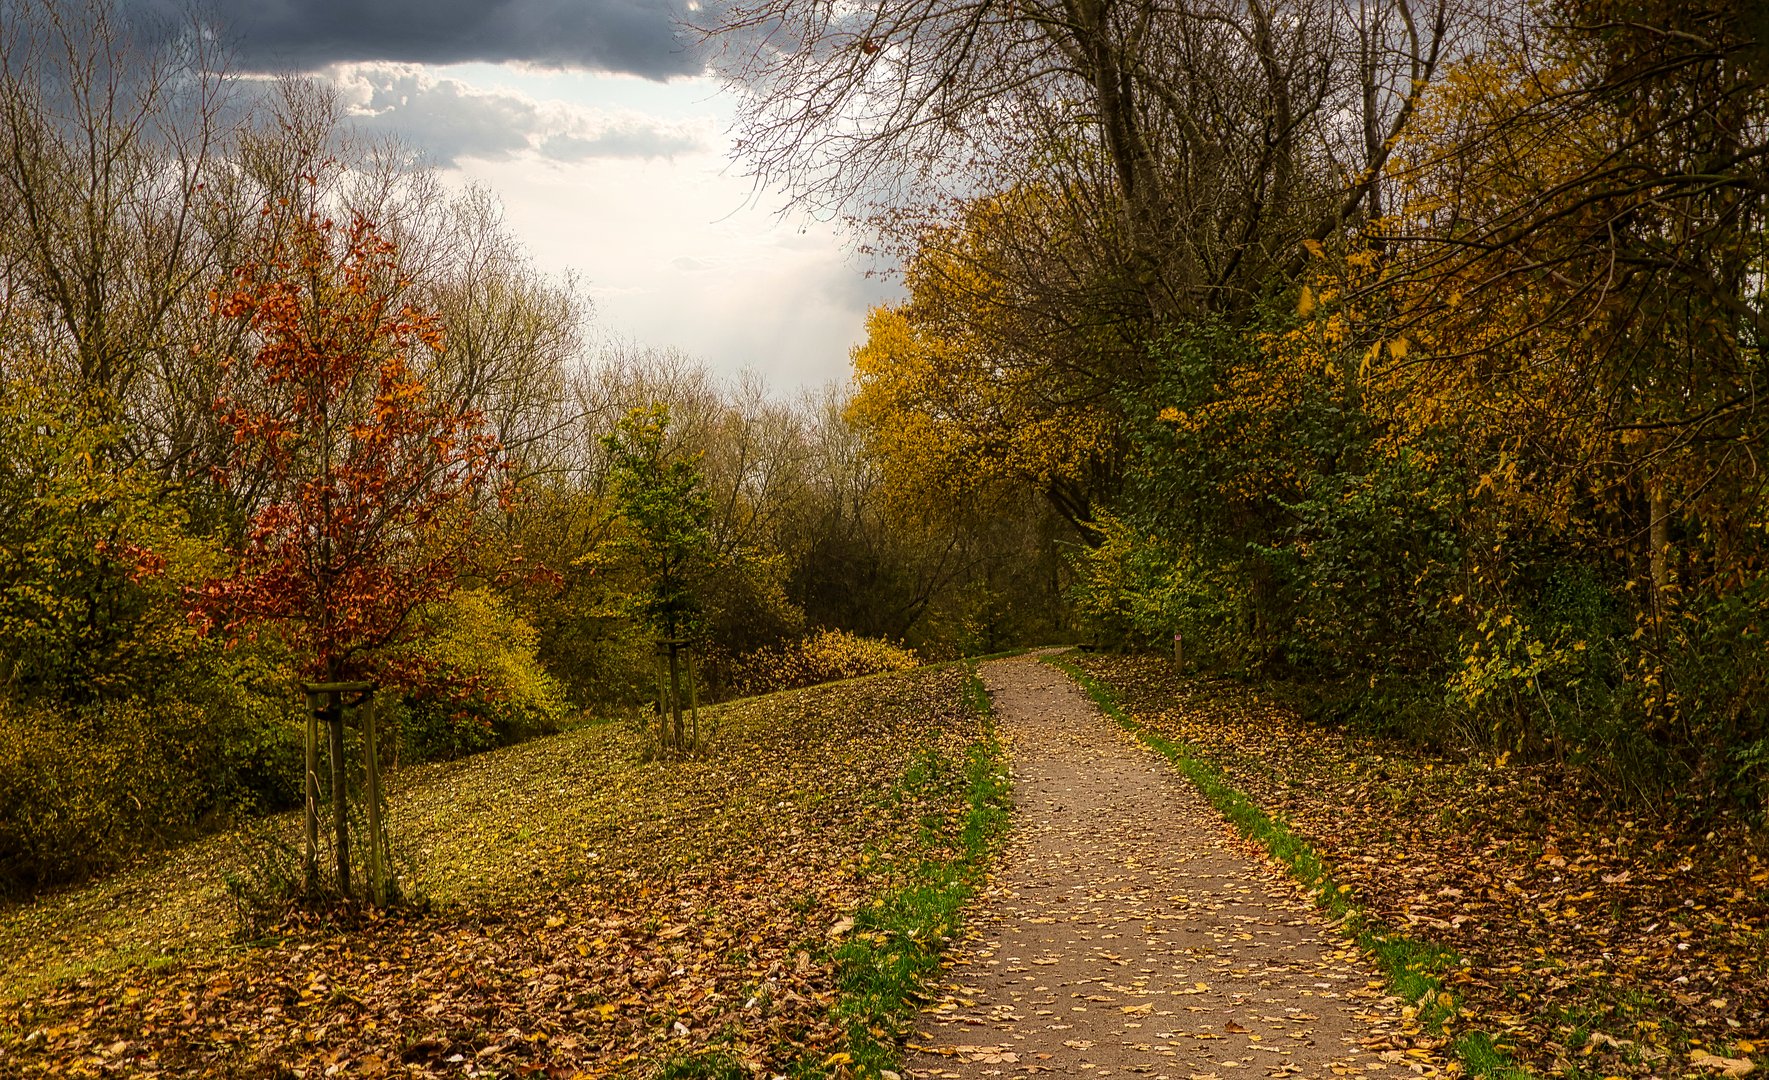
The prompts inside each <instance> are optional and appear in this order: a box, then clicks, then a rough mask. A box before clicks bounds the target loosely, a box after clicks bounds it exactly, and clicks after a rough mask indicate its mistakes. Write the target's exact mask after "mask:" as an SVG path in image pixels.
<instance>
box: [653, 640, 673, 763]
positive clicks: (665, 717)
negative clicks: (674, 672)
mask: <svg viewBox="0 0 1769 1080" xmlns="http://www.w3.org/2000/svg"><path fill="white" fill-rule="evenodd" d="M651 666H652V667H653V668H654V669H655V671H656V673H657V752H658V753H659V754H661V753H663V751H664V750H665V749H666V748H667V747H668V746H669V744H670V720H669V717H670V695H669V690H668V688H667V687H665V686H664V682H663V653H661V652H656V653H653V654H652V656H651Z"/></svg>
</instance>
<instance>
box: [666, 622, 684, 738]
mask: <svg viewBox="0 0 1769 1080" xmlns="http://www.w3.org/2000/svg"><path fill="white" fill-rule="evenodd" d="M679 648H680V646H678V645H677V644H676V643H675V642H674V641H672V642H670V710H671V711H670V717H671V719H672V720H673V721H674V722H675V736H676V741H675V750H676V752H677V753H678V754H679V753H681V752H682V744H683V742H684V741H686V740H685V738H684V733H683V731H682V662H681V659H680V657H679V656H678V655H677V650H678V649H679Z"/></svg>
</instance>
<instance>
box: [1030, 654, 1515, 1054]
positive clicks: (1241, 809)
mask: <svg viewBox="0 0 1769 1080" xmlns="http://www.w3.org/2000/svg"><path fill="white" fill-rule="evenodd" d="M1071 656H1072V654H1061V655H1056V656H1048V655H1046V656H1039V657H1038V659H1039V660H1040V661H1042V662H1043V663H1045V664H1048V665H1050V666H1051V667H1053V668H1055V669H1057V670H1058V671H1061V672H1062V673H1063V674H1064V675H1067V676H1068V677H1069V678H1070V679H1071V680H1073V681H1074V682H1075V684H1076V685H1077V686H1079V687H1080V688H1081V691H1082V692H1083V693H1085V694H1086V695H1087V696H1088V698H1089V699H1091V700H1092V701H1093V703H1094V705H1095V706H1097V707H1098V708H1099V710H1100V711H1101V712H1102V713H1104V714H1105V715H1106V716H1107V717H1109V718H1111V719H1112V720H1113V721H1115V722H1116V723H1117V724H1118V726H1119V727H1121V728H1123V729H1124V730H1125V731H1127V732H1129V733H1130V734H1131V735H1132V736H1133V737H1135V738H1136V739H1137V741H1139V742H1141V743H1142V744H1143V745H1145V746H1147V747H1148V748H1149V749H1151V750H1154V751H1155V752H1156V753H1158V754H1160V755H1161V756H1162V757H1164V758H1166V759H1167V761H1168V763H1169V764H1170V765H1172V767H1173V768H1174V770H1175V771H1177V772H1178V773H1179V774H1180V775H1181V776H1183V777H1184V778H1185V779H1186V780H1187V781H1188V782H1189V783H1191V785H1192V786H1193V787H1195V788H1197V789H1198V792H1199V794H1201V795H1203V796H1204V798H1205V800H1206V801H1207V802H1209V803H1210V805H1211V806H1212V807H1213V808H1214V809H1215V810H1216V812H1217V813H1219V814H1221V815H1222V816H1223V818H1224V819H1225V820H1227V821H1228V822H1229V823H1230V824H1231V825H1233V826H1234V827H1235V828H1236V830H1238V831H1239V832H1240V833H1241V835H1242V836H1244V837H1246V838H1247V839H1248V840H1251V841H1253V842H1254V843H1256V844H1258V845H1260V846H1261V847H1262V848H1264V849H1265V851H1266V852H1267V853H1268V854H1270V856H1271V857H1272V858H1273V859H1274V860H1276V861H1277V863H1278V864H1279V865H1281V866H1282V867H1283V868H1284V870H1285V871H1286V872H1287V873H1288V874H1289V875H1290V877H1291V878H1293V879H1294V880H1295V881H1296V882H1297V883H1298V884H1299V885H1301V886H1302V887H1303V888H1304V889H1305V890H1306V891H1307V892H1308V893H1309V894H1310V895H1311V896H1312V898H1313V900H1314V902H1315V904H1316V906H1317V907H1319V908H1320V909H1321V910H1322V911H1323V912H1325V913H1326V915H1327V916H1328V918H1329V920H1330V921H1329V924H1328V925H1329V926H1331V927H1332V928H1333V929H1334V930H1336V931H1337V932H1339V933H1340V934H1342V935H1343V936H1344V937H1345V938H1346V939H1348V940H1349V941H1351V942H1352V943H1353V944H1355V945H1357V947H1358V948H1359V949H1361V950H1362V951H1363V952H1364V954H1365V955H1366V956H1368V957H1369V958H1370V959H1371V960H1372V961H1374V962H1375V964H1376V966H1377V967H1378V968H1380V969H1381V971H1382V974H1383V977H1384V978H1386V979H1387V981H1388V987H1389V990H1390V992H1391V993H1393V994H1395V995H1396V996H1398V997H1401V998H1403V999H1405V1000H1406V1001H1409V1002H1411V1003H1412V1005H1411V1006H1410V1007H1411V1008H1413V1009H1416V1010H1417V1017H1418V1021H1419V1024H1420V1026H1421V1027H1422V1028H1424V1029H1425V1030H1426V1031H1429V1032H1432V1033H1434V1034H1439V1035H1442V1036H1444V1037H1445V1038H1447V1039H1450V1040H1451V1041H1450V1042H1449V1044H1448V1047H1447V1049H1449V1050H1450V1051H1451V1053H1452V1054H1453V1056H1454V1060H1455V1063H1456V1064H1459V1065H1460V1066H1461V1068H1462V1069H1463V1071H1464V1072H1465V1073H1466V1074H1467V1075H1468V1076H1470V1077H1478V1078H1483V1080H1537V1078H1536V1076H1535V1074H1534V1073H1532V1072H1530V1071H1529V1070H1527V1069H1525V1068H1522V1067H1521V1066H1519V1065H1518V1064H1517V1063H1516V1062H1514V1061H1513V1060H1512V1059H1511V1058H1510V1056H1509V1055H1508V1054H1506V1053H1505V1051H1504V1050H1502V1049H1501V1048H1500V1047H1499V1046H1498V1045H1497V1044H1496V1043H1495V1042H1494V1040H1493V1037H1492V1035H1491V1034H1490V1033H1488V1032H1485V1031H1481V1030H1478V1029H1474V1028H1467V1029H1464V1030H1462V1032H1461V1033H1460V1034H1458V1035H1452V1034H1451V1033H1450V1029H1452V1028H1453V1027H1455V1026H1456V1025H1457V1021H1459V1020H1463V1019H1465V1018H1466V1017H1465V1014H1463V1013H1462V1012H1461V1009H1460V1006H1459V1004H1458V1003H1457V1002H1456V1000H1455V996H1454V995H1453V994H1452V993H1451V992H1450V991H1449V990H1447V989H1446V988H1445V986H1444V982H1445V975H1446V974H1447V973H1449V972H1452V971H1455V970H1459V969H1460V967H1461V966H1462V960H1461V957H1460V956H1458V955H1457V954H1456V953H1455V952H1454V950H1451V949H1449V948H1447V947H1445V946H1442V945H1438V944H1436V943H1434V942H1430V941H1422V940H1419V939H1417V938H1412V937H1408V936H1407V935H1405V934H1403V933H1401V932H1400V931H1398V930H1397V929H1395V928H1394V927H1393V926H1391V925H1389V924H1388V923H1386V922H1384V921H1383V920H1382V919H1381V918H1379V917H1378V916H1377V915H1376V914H1375V913H1374V912H1373V911H1371V910H1370V909H1369V908H1367V907H1365V906H1364V905H1363V904H1362V903H1360V902H1359V901H1358V900H1357V898H1356V895H1355V894H1354V893H1353V892H1352V888H1351V886H1349V885H1345V884H1341V883H1340V882H1338V881H1337V880H1335V879H1334V877H1333V873H1332V871H1331V870H1330V869H1328V867H1327V864H1326V862H1325V861H1324V860H1323V859H1322V858H1321V857H1320V855H1319V853H1317V852H1316V851H1315V850H1314V848H1313V846H1311V845H1310V844H1309V842H1308V841H1307V840H1305V839H1304V838H1302V837H1301V836H1298V835H1297V834H1296V833H1295V832H1294V831H1293V830H1292V829H1291V828H1290V825H1289V822H1287V821H1285V820H1284V818H1283V817H1282V816H1281V815H1278V814H1274V813H1271V812H1270V811H1268V810H1266V809H1265V808H1264V807H1262V806H1260V805H1259V804H1258V803H1256V802H1254V801H1253V800H1252V799H1251V798H1249V797H1248V796H1247V795H1246V793H1245V792H1242V791H1241V790H1240V789H1238V788H1236V787H1235V786H1234V785H1233V784H1231V783H1229V781H1228V778H1227V777H1226V776H1225V775H1224V774H1223V772H1222V770H1221V769H1219V768H1217V766H1216V765H1214V764H1213V763H1211V762H1210V761H1209V760H1208V759H1207V758H1205V757H1204V756H1203V755H1202V754H1200V753H1198V752H1197V750H1196V748H1195V747H1192V746H1190V745H1189V744H1187V743H1184V742H1180V741H1175V740H1173V739H1169V738H1168V737H1166V736H1165V735H1162V734H1161V733H1160V732H1158V731H1154V730H1152V729H1150V728H1149V727H1147V726H1146V725H1144V724H1142V723H1140V722H1138V721H1137V720H1136V719H1134V718H1133V717H1132V716H1131V715H1130V713H1129V712H1128V711H1127V710H1126V709H1125V708H1124V706H1123V703H1122V702H1121V701H1120V700H1119V698H1118V694H1117V691H1116V690H1114V689H1113V688H1112V687H1111V685H1110V684H1108V683H1106V682H1105V681H1103V680H1101V679H1098V678H1095V677H1094V676H1093V675H1090V674H1089V673H1088V672H1087V671H1085V670H1084V669H1083V668H1082V667H1081V666H1080V665H1079V664H1077V663H1075V662H1074V660H1073V659H1071Z"/></svg>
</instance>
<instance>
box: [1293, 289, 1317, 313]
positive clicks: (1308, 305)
mask: <svg viewBox="0 0 1769 1080" xmlns="http://www.w3.org/2000/svg"><path fill="white" fill-rule="evenodd" d="M1312 311H1314V290H1313V289H1311V288H1309V287H1308V286H1307V285H1304V286H1303V287H1302V295H1300V296H1298V297H1297V298H1296V314H1298V315H1301V316H1302V317H1303V318H1307V317H1308V315H1309V313H1310V312H1312Z"/></svg>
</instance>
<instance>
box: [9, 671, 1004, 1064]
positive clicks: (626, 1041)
mask: <svg viewBox="0 0 1769 1080" xmlns="http://www.w3.org/2000/svg"><path fill="white" fill-rule="evenodd" d="M964 682H965V674H964V671H963V669H962V668H957V667H946V668H933V669H923V670H919V671H914V672H909V673H904V674H900V675H891V676H883V677H878V678H872V679H866V680H859V681H854V682H848V683H840V684H833V685H829V686H822V687H813V688H810V689H807V690H801V691H794V692H790V693H786V694H779V695H774V696H771V697H766V698H754V699H748V700H745V701H739V702H733V703H730V704H727V705H724V706H720V707H717V708H715V709H712V710H708V711H707V712H708V714H709V715H707V716H706V717H705V719H706V720H707V721H709V722H710V723H712V724H716V725H717V726H718V731H719V734H718V738H717V741H716V743H715V749H714V751H713V752H712V753H711V754H710V755H708V756H706V757H702V758H696V759H691V760H687V761H679V762H672V761H650V762H645V761H642V760H641V757H642V753H641V751H642V747H643V739H642V737H641V736H640V735H639V733H637V732H635V731H634V730H632V729H631V728H630V727H628V726H625V725H620V724H600V725H593V726H590V727H586V728H582V729H579V730H576V731H573V732H569V733H567V734H565V735H561V736H556V737H552V738H548V739H543V740H538V741H536V742H533V743H529V744H525V745H522V746H517V747H512V748H509V749H506V750H502V751H496V752H492V753H489V754H485V755H480V756H478V757H475V758H469V759H464V760H461V761H457V762H451V763H446V764H442V765H435V766H425V767H421V768H418V769H412V770H408V771H407V772H406V775H405V776H403V777H402V778H401V779H400V781H399V783H398V784H397V786H396V788H395V790H394V792H393V794H392V796H391V797H390V818H391V820H392V822H393V826H392V827H393V830H394V835H395V844H396V846H397V847H399V848H400V849H401V850H403V852H404V853H405V858H406V860H407V862H408V863H409V866H410V873H412V874H413V876H414V877H415V878H416V881H417V882H418V883H419V884H420V885H421V886H422V888H423V890H424V892H425V893H426V894H427V895H428V896H429V897H430V898H431V899H432V900H433V901H434V904H433V906H432V907H431V909H429V910H427V911H425V910H398V909H395V910H392V911H388V912H382V913H372V914H370V915H368V916H367V917H364V918H360V919H356V920H338V919H324V918H316V917H313V916H311V915H302V914H299V913H291V914H290V915H289V916H288V917H287V918H285V919H284V920H283V921H282V922H281V923H280V924H278V925H275V926H273V927H271V928H270V929H269V931H268V932H266V933H264V934H263V937H262V939H261V942H260V944H258V945H255V946H252V947H241V946H238V945H231V944H229V940H228V935H229V933H230V932H231V927H230V924H229V917H228V903H227V898H226V893H225V890H224V889H223V888H222V886H221V879H222V874H223V871H224V868H225V863H226V855H227V853H228V852H230V851H232V850H236V849H234V848H230V847H229V845H228V844H227V842H226V840H225V838H211V839H210V840H208V841H204V842H202V843H200V844H196V845H192V846H190V847H187V848H185V849H181V850H179V851H177V852H174V853H172V854H170V855H169V856H167V857H165V858H163V859H162V860H159V861H158V862H157V863H153V864H148V865H144V866H142V867H140V868H138V869H136V870H135V871H132V872H131V873H128V874H124V875H119V876H118V877H116V878H113V879H108V880H106V881H102V882H98V883H95V884H93V885H91V886H89V887H88V888H86V889H84V890H70V891H68V892H65V893H62V894H58V895H55V896H50V897H46V898H43V899H41V900H40V901H38V902H36V903H32V904H26V905H20V906H15V907H14V908H12V909H9V910H6V911H4V912H0V949H3V950H4V952H3V954H0V955H3V958H4V960H5V966H4V967H3V968H0V971H3V972H4V983H3V989H4V991H5V998H6V1001H5V1003H4V1004H0V1072H4V1073H6V1074H8V1075H13V1074H18V1075H45V1076H82V1075H87V1076H108V1075H131V1076H155V1075H168V1076H170V1075H180V1076H183V1075H205V1074H211V1075H224V1076H266V1077H273V1076H291V1075H293V1076H305V1075H321V1074H324V1075H352V1076H355V1075H362V1076H377V1075H402V1076H403V1075H418V1076H422V1075H497V1076H514V1075H540V1076H578V1075H587V1076H601V1075H610V1074H643V1073H650V1072H656V1071H658V1070H659V1069H660V1068H662V1067H663V1066H664V1065H665V1064H666V1063H668V1062H671V1061H679V1060H684V1059H693V1058H696V1057H697V1056H704V1055H712V1056H711V1057H707V1058H706V1059H707V1060H718V1061H728V1062H731V1063H734V1064H735V1065H736V1067H739V1068H742V1069H743V1070H745V1071H747V1072H750V1073H762V1072H764V1071H770V1070H783V1069H785V1068H787V1067H788V1066H789V1064H790V1063H792V1062H797V1061H807V1060H810V1061H812V1062H813V1064H815V1063H817V1062H822V1061H824V1060H826V1059H827V1058H829V1057H831V1056H832V1055H831V1054H830V1051H831V1050H832V1049H838V1048H839V1044H840V1042H841V1039H842V1034H841V1032H840V1030H839V1025H838V1024H837V1023H836V1022H835V1021H834V1020H833V1019H832V1016H831V1006H832V1003H833V1001H834V996H835V992H836V990H835V982H834V976H833V973H832V964H831V962H830V959H829V953H830V943H831V942H832V941H835V940H839V939H840V937H841V935H840V934H839V933H836V934H833V935H832V933H831V931H832V930H834V929H835V928H837V927H840V926H842V925H844V923H845V921H846V920H847V919H848V918H850V917H851V915H852V913H853V912H854V911H855V910H856V908H857V906H859V905H860V904H861V903H862V902H863V901H864V900H866V899H867V898H868V897H869V896H870V895H872V894H874V893H877V892H880V891H882V890H884V889H887V888H889V887H891V884H892V873H893V872H892V870H891V869H890V868H891V867H892V866H893V865H895V864H896V863H897V862H898V861H900V860H901V861H905V862H908V861H913V860H911V859H910V858H909V853H910V852H911V851H913V852H916V853H920V854H926V853H927V852H928V850H929V845H930V844H932V845H933V847H934V848H936V849H937V848H939V847H941V846H942V845H943V846H946V847H949V848H950V849H951V850H953V851H956V850H957V849H958V848H959V847H960V845H961V843H962V840H961V837H960V836H959V835H958V828H959V826H960V823H961V822H962V812H963V810H964V807H965V798H966V795H965V767H964V762H965V759H966V755H967V752H968V751H969V749H970V748H971V747H973V746H974V745H976V744H977V743H978V742H979V741H980V740H982V739H983V738H984V730H983V725H982V721H981V719H980V718H979V717H978V716H977V715H976V714H975V712H974V711H973V710H971V709H969V708H967V707H966V706H965V704H964V699H963V693H964ZM912 764H913V765H914V767H913V768H911V766H912ZM906 776H907V777H912V778H913V782H912V783H906V782H905V778H906ZM285 824H287V823H285ZM849 925H851V924H849ZM51 958H53V959H51ZM38 967H40V968H42V969H44V970H45V971H46V972H48V974H42V975H40V974H36V973H35V971H34V970H33V969H34V968H38ZM834 1056H839V1054H837V1055H834Z"/></svg>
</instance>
